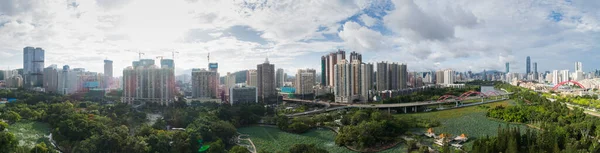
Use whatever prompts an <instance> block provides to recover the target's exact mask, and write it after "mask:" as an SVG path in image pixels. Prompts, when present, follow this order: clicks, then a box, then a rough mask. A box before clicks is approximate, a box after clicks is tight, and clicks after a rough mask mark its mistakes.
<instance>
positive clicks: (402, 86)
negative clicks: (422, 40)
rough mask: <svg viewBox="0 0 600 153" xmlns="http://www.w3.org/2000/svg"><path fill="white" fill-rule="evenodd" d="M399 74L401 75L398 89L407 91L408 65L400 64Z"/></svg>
mask: <svg viewBox="0 0 600 153" xmlns="http://www.w3.org/2000/svg"><path fill="white" fill-rule="evenodd" d="M398 69H399V70H398V73H400V74H399V75H398V88H399V89H406V88H407V82H408V69H407V66H406V64H404V63H403V64H400V65H399V66H398ZM413 86H414V84H413Z"/></svg>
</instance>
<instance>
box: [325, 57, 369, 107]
mask: <svg viewBox="0 0 600 153" xmlns="http://www.w3.org/2000/svg"><path fill="white" fill-rule="evenodd" d="M338 62H339V63H338V64H336V65H335V67H334V71H335V72H336V73H335V75H334V78H335V79H334V83H335V85H334V90H333V91H334V95H335V101H336V102H342V103H352V102H357V101H364V100H365V96H363V95H361V93H362V91H361V90H362V89H364V88H362V87H361V86H362V79H361V75H362V73H361V63H360V61H358V60H354V61H353V63H348V61H346V60H341V61H338Z"/></svg>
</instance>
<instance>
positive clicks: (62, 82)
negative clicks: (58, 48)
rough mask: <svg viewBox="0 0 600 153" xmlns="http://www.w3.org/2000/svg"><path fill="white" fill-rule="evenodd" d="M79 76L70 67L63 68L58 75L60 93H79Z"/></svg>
mask: <svg viewBox="0 0 600 153" xmlns="http://www.w3.org/2000/svg"><path fill="white" fill-rule="evenodd" d="M78 84H79V76H78V74H77V72H74V71H72V70H71V68H70V67H69V65H65V66H63V68H62V69H61V70H60V72H59V75H58V93H59V94H63V95H68V94H72V93H75V92H77V89H78V87H79V86H78Z"/></svg>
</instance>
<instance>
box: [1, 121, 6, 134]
mask: <svg viewBox="0 0 600 153" xmlns="http://www.w3.org/2000/svg"><path fill="white" fill-rule="evenodd" d="M7 128H8V124H7V123H4V122H2V121H0V132H2V131H4V129H7Z"/></svg>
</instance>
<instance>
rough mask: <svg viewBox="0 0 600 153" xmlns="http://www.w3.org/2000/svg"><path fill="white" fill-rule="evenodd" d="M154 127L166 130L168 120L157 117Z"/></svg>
mask: <svg viewBox="0 0 600 153" xmlns="http://www.w3.org/2000/svg"><path fill="white" fill-rule="evenodd" d="M152 128H154V129H157V130H165V129H167V122H166V121H165V119H164V118H160V119H157V120H156V122H154V124H152Z"/></svg>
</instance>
